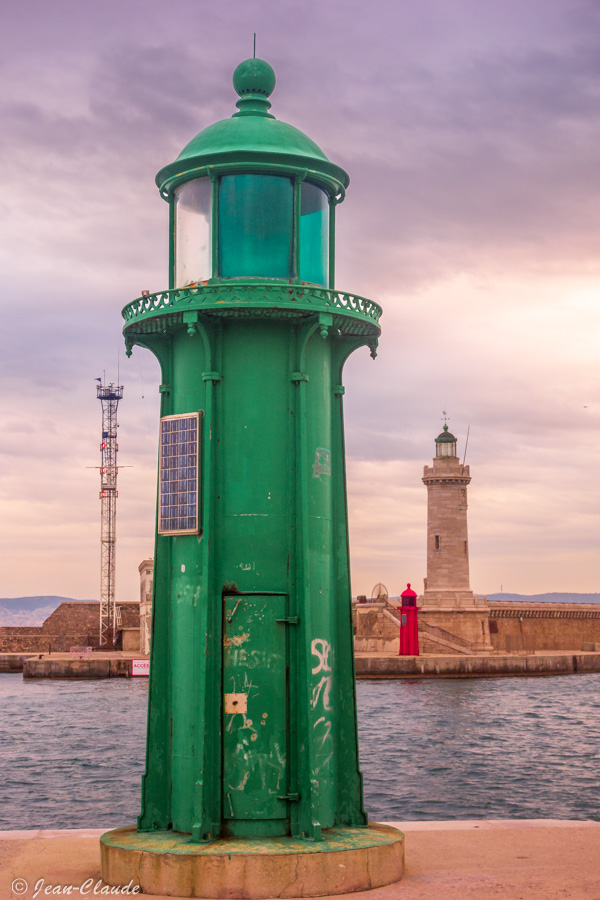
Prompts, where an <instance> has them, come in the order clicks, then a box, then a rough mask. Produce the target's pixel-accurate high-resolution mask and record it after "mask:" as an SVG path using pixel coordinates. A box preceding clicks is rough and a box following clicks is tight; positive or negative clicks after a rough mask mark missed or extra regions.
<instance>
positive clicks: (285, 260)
mask: <svg viewBox="0 0 600 900" xmlns="http://www.w3.org/2000/svg"><path fill="white" fill-rule="evenodd" d="M293 219H294V192H293V188H292V182H291V181H290V179H289V178H282V177H280V176H279V175H225V176H223V178H221V179H220V181H219V258H220V265H219V268H220V275H221V277H222V278H236V277H237V278H243V277H250V278H252V277H261V276H262V277H264V278H291V277H292V225H293Z"/></svg>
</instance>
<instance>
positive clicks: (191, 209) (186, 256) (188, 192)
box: [175, 178, 212, 287]
mask: <svg viewBox="0 0 600 900" xmlns="http://www.w3.org/2000/svg"><path fill="white" fill-rule="evenodd" d="M211 214H212V185H211V182H210V179H209V178H197V179H195V180H194V181H187V182H186V183H185V184H182V185H181V187H180V188H178V189H177V190H176V191H175V287H185V286H186V285H190V284H196V283H197V282H199V281H207V280H208V279H209V278H210V277H211V275H212V241H211V217H212V216H211Z"/></svg>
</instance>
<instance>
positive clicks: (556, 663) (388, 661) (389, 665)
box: [356, 653, 600, 678]
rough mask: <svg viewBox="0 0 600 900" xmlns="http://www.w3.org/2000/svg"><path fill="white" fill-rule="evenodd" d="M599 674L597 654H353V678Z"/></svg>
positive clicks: (599, 659)
mask: <svg viewBox="0 0 600 900" xmlns="http://www.w3.org/2000/svg"><path fill="white" fill-rule="evenodd" d="M584 672H600V653H545V654H536V655H525V654H503V655H500V654H494V655H490V656H482V655H479V654H478V655H470V656H467V655H460V656H455V655H450V654H449V655H448V656H391V655H383V654H379V655H369V654H361V653H359V654H357V655H356V677H357V678H485V677H494V676H506V675H574V674H577V673H584Z"/></svg>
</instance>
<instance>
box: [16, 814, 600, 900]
mask: <svg viewBox="0 0 600 900" xmlns="http://www.w3.org/2000/svg"><path fill="white" fill-rule="evenodd" d="M388 824H390V825H393V826H394V827H396V828H399V829H400V830H401V831H403V832H404V833H405V835H406V867H405V874H404V878H403V879H402V881H400V882H398V883H397V884H395V885H394V884H392V885H388V886H387V887H382V888H376V889H374V890H369V891H364V892H361V893H354V894H345V895H338V896H340V897H345V898H347V900H351V898H355V900H357V898H362V900H440V898H444V900H487V898H490V900H491V898H506V900H539V898H541V897H543V898H544V900H559V898H560V900H564V898H565V897H568V898H569V900H591V898H594V897H600V868H599V866H598V859H600V822H595V821H571V820H557V819H536V820H515V819H513V820H504V821H493V820H476V821H453V822H390V823H388ZM105 831H106V829H105V828H101V829H90V830H86V831H75V830H73V831H4V832H0V897H2V900H4V898H6V900H9V898H10V900H17V898H24V900H33V898H34V893H35V889H36V885H37V888H38V893H37V897H43V896H57V895H58V892H56V891H55V892H54V894H50V893H49V892H48V893H46V894H44V893H43V891H44V890H45V888H47V887H48V886H49V885H52V886H53V887H55V888H56V887H58V886H62V887H66V886H68V885H73V886H74V889H73V891H72V895H74V896H86V893H85V891H86V890H87V892H88V893H87V895H88V896H90V897H94V896H104V895H106V894H108V889H105V892H101V891H102V882H100V835H101V834H103V833H104V832H105ZM40 879H44V881H43V882H40ZM25 882H26V883H27V886H26V887H25ZM84 883H86V885H89V887H86V888H84V889H83V890H82V891H76V890H75V887H78V888H79V887H80V886H81V885H83V884H84ZM132 887H135V885H132ZM113 890H114V889H113ZM63 895H66V896H68V893H67V892H66V891H63ZM111 896H128V895H127V894H126V893H121V894H120V895H119V894H117V895H115V894H111ZM129 896H137V897H141V898H143V900H150V896H149V895H146V894H133V893H132V891H131V888H130V893H129ZM168 896H171V897H172V896H176V895H172V894H171V895H167V894H165V895H163V897H162V900H166V898H167V897H168ZM154 900H157V896H156V895H154ZM158 900H161V898H160V897H159V898H158Z"/></svg>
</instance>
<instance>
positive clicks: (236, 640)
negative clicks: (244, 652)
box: [223, 632, 250, 647]
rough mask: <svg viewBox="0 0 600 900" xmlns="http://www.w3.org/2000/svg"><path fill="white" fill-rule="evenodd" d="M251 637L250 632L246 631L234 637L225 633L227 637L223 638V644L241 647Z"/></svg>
mask: <svg viewBox="0 0 600 900" xmlns="http://www.w3.org/2000/svg"><path fill="white" fill-rule="evenodd" d="M249 637H250V634H249V633H248V632H246V633H245V634H234V635H233V637H227V635H225V637H224V638H223V646H224V647H241V646H242V644H244V643H245V642H246V641H247V640H248V638H249Z"/></svg>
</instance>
